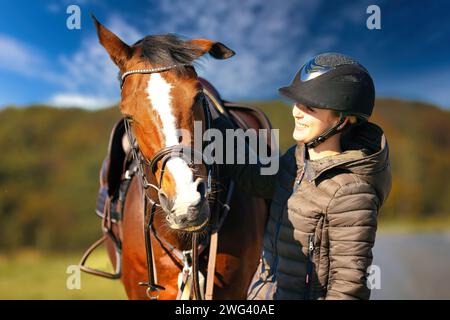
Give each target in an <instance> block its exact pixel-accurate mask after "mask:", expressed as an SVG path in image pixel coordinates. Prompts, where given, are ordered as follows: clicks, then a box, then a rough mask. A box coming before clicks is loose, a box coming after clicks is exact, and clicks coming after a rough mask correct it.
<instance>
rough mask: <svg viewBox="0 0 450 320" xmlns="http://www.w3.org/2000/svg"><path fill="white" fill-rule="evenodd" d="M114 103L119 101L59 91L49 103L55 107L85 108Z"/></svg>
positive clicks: (103, 106) (107, 105)
mask: <svg viewBox="0 0 450 320" xmlns="http://www.w3.org/2000/svg"><path fill="white" fill-rule="evenodd" d="M114 103H117V100H114V99H108V98H104V97H97V96H87V95H81V94H77V93H59V94H56V95H54V96H53V97H52V98H51V99H50V100H49V101H48V104H50V105H51V106H54V107H60V108H69V107H79V108H84V109H99V108H105V107H110V106H112V105H113V104H114Z"/></svg>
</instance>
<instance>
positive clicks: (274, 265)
mask: <svg viewBox="0 0 450 320" xmlns="http://www.w3.org/2000/svg"><path fill="white" fill-rule="evenodd" d="M306 164H307V162H305V166H304V167H303V169H302V171H301V172H300V175H299V177H298V178H297V179H296V180H295V184H294V189H293V193H294V192H295V191H297V189H298V187H299V186H300V184H301V183H302V181H303V178H304V176H305V171H306ZM288 199H289V198H288ZM288 199H287V200H288ZM287 200H286V204H285V205H284V206H283V209H282V210H281V214H280V216H279V217H278V220H277V226H276V229H275V237H274V238H275V244H274V257H273V259H272V264H271V266H270V272H271V274H272V276H273V280H274V281H275V279H276V273H277V271H278V260H279V257H278V237H279V235H280V229H281V220H282V219H283V214H284V211H285V210H286V207H287Z"/></svg>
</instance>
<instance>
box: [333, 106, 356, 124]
mask: <svg viewBox="0 0 450 320" xmlns="http://www.w3.org/2000/svg"><path fill="white" fill-rule="evenodd" d="M332 111H333V115H334V116H335V117H336V118H339V117H340V116H341V113H340V112H339V111H336V110H332ZM348 118H349V119H348V122H349V124H350V126H352V125H355V124H357V123H358V121H359V120H358V117H357V116H351V115H350V116H348ZM349 124H347V125H346V127H347V126H348V125H349Z"/></svg>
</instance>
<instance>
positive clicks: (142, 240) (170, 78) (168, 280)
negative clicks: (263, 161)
mask: <svg viewBox="0 0 450 320" xmlns="http://www.w3.org/2000/svg"><path fill="white" fill-rule="evenodd" d="M92 18H93V20H94V23H95V26H96V29H97V35H98V39H99V42H100V44H101V45H102V46H103V47H104V48H105V49H106V51H107V52H108V54H109V56H110V58H111V60H112V61H113V62H114V64H115V65H116V66H117V67H118V68H119V70H120V76H121V79H122V81H121V100H120V105H119V107H120V111H121V113H122V115H123V116H124V118H125V119H127V120H128V121H127V123H128V125H129V128H128V130H132V132H133V136H134V137H135V139H136V145H137V147H138V150H139V152H140V155H141V156H142V159H153V160H154V159H155V156H157V158H158V159H156V160H154V161H150V162H152V165H151V166H145V167H142V168H141V169H142V170H143V172H142V173H143V176H144V177H145V178H146V179H148V185H151V186H155V185H157V186H158V187H155V188H148V189H145V188H143V183H145V182H143V180H142V179H139V178H138V175H134V176H133V177H132V178H131V180H130V184H129V186H128V191H127V195H126V201H125V202H124V206H123V217H122V222H121V223H120V224H118V225H116V226H114V228H113V230H112V231H113V233H114V235H115V236H116V238H119V239H120V242H121V264H122V266H121V267H122V268H121V270H122V272H121V281H122V282H123V285H124V287H125V291H126V293H127V296H128V298H130V299H148V298H149V296H148V292H146V288H145V286H140V285H139V283H140V282H144V283H145V282H146V281H150V279H149V277H150V275H149V270H148V268H149V264H150V263H151V264H152V267H153V268H154V273H155V275H156V277H157V280H156V281H157V283H158V284H159V285H162V286H163V287H164V290H161V291H160V292H159V293H158V296H157V297H158V298H159V299H175V298H177V294H178V292H179V283H178V279H179V274H180V272H181V271H182V270H181V269H182V266H183V265H182V262H181V261H180V260H179V259H178V258H177V257H176V256H175V255H174V254H173V250H179V251H182V250H188V249H189V248H190V246H191V241H192V239H193V237H194V235H195V234H200V237H203V238H204V237H206V235H207V234H208V227H209V226H210V222H211V220H212V215H213V212H212V211H213V210H212V207H213V203H214V202H215V201H216V202H217V200H218V198H219V193H220V192H221V189H220V188H218V187H217V186H218V185H220V183H219V182H218V181H213V183H212V186H213V190H210V191H209V192H208V191H207V189H208V185H209V183H208V181H207V180H208V174H209V171H208V170H209V169H208V167H207V166H206V165H205V164H203V163H201V164H195V165H192V164H191V163H188V162H187V161H186V160H184V159H183V158H182V157H168V158H164V155H166V153H161V151H162V150H165V149H167V148H174V147H176V146H184V147H186V148H189V147H190V146H191V145H192V139H191V138H190V137H189V135H188V136H182V137H178V136H176V134H175V131H176V130H177V129H179V128H183V129H185V130H187V132H189V133H191V135H190V136H191V137H193V134H194V132H193V131H194V128H193V124H194V120H196V119H197V120H198V119H200V120H202V123H203V128H202V130H205V129H206V128H207V125H206V120H207V115H206V114H205V110H204V109H203V108H202V103H201V101H203V100H202V99H200V98H199V97H201V96H202V95H201V93H202V89H203V85H202V83H201V81H200V79H199V77H198V76H197V73H196V71H195V68H194V67H193V66H192V63H193V61H194V60H195V59H197V58H199V57H201V56H203V55H205V54H207V53H208V54H209V55H211V56H212V57H214V58H216V59H226V58H229V57H231V56H233V55H234V52H233V51H232V50H231V49H229V48H228V47H226V46H225V45H224V44H222V43H220V42H216V41H212V40H208V39H191V40H182V39H181V38H179V37H177V36H175V35H171V34H168V35H161V36H146V37H144V38H143V39H141V40H140V41H138V42H136V43H135V44H134V45H132V46H129V45H127V44H126V43H125V42H123V41H122V40H121V39H120V38H119V37H118V36H117V35H115V34H114V33H113V32H111V31H110V30H108V29H107V28H106V27H104V26H103V25H102V24H101V23H100V22H99V21H98V20H97V19H95V17H92ZM133 143H134V142H133V141H131V140H130V144H133ZM158 155H159V157H158ZM142 159H141V160H142ZM218 167H219V169H218V172H220V165H219V166H218ZM152 168H153V170H152ZM119 174H120V173H119ZM141 178H142V177H141ZM210 178H211V177H210ZM212 178H213V180H214V179H218V177H217V173H216V176H215V177H212ZM214 182H215V183H214ZM214 189H215V190H214ZM147 196H148V199H149V201H153V203H156V202H158V204H159V206H158V207H157V208H156V209H155V210H154V212H153V216H152V219H153V221H152V228H153V230H154V231H155V232H156V231H157V237H156V236H155V235H154V234H153V235H151V236H148V235H147V234H146V233H145V232H144V231H143V230H144V226H145V224H147V223H148V222H147V221H148V219H150V218H148V214H147V215H144V211H145V210H147V208H146V205H145V201H143V199H147V198H146V197H147ZM152 199H153V200H152ZM230 208H231V209H230V211H229V213H228V215H227V218H226V219H225V221H224V223H223V225H222V227H221V229H220V232H219V234H218V247H217V256H216V265H215V273H214V299H245V298H246V295H247V288H248V286H249V285H250V282H251V279H252V276H253V274H254V272H255V270H256V268H257V265H258V263H259V259H260V255H261V250H262V241H263V233H264V228H265V223H266V220H267V216H268V205H267V203H266V201H265V200H264V199H262V198H257V197H252V196H249V195H248V194H244V193H242V192H240V191H239V190H237V191H235V192H234V193H233V195H232V198H231V201H230ZM146 217H147V218H146ZM150 234H151V232H150ZM146 241H149V243H148V244H147V246H148V245H150V246H151V248H152V256H150V257H149V256H148V255H147V254H146V249H147V248H148V247H147V246H146ZM106 245H107V248H108V253H109V256H110V259H111V261H112V263H113V265H114V266H116V265H117V263H119V262H120V261H119V260H117V259H120V257H117V256H116V255H115V253H114V243H113V241H112V240H111V239H108V240H107V241H106ZM149 259H150V260H149ZM207 263H208V256H207V255H205V254H200V258H199V271H200V272H201V273H202V274H206V269H207ZM158 291H159V290H158Z"/></svg>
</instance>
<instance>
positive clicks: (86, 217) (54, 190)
mask: <svg viewBox="0 0 450 320" xmlns="http://www.w3.org/2000/svg"><path fill="white" fill-rule="evenodd" d="M245 104H251V105H255V106H258V107H259V108H261V109H262V110H263V111H264V112H266V114H267V115H268V116H269V118H270V119H271V121H272V124H273V126H274V127H275V128H280V145H281V148H282V150H286V148H287V147H289V146H290V145H292V144H293V140H292V139H291V132H292V128H293V122H292V118H291V108H290V107H289V106H288V105H286V104H285V103H283V102H280V101H264V102H245ZM119 118H120V113H119V111H118V109H117V108H109V109H104V110H100V111H95V112H92V111H86V110H81V109H55V108H49V107H46V106H31V107H28V108H6V109H3V110H1V111H0V150H2V152H1V157H0V221H1V223H0V249H5V248H8V249H14V248H17V247H23V246H26V247H30V246H37V247H39V248H41V249H56V250H66V249H79V248H83V247H85V246H87V245H88V244H90V242H91V241H92V240H93V239H95V238H96V237H97V236H98V235H99V233H100V227H99V223H100V221H99V220H98V219H97V218H96V216H95V214H94V206H95V197H96V193H97V188H98V171H99V168H100V165H101V161H102V159H103V157H104V155H105V152H106V148H107V141H108V138H109V133H110V130H111V127H112V126H113V124H114V123H115V122H116V121H117V120H118V119H119ZM372 121H373V122H375V123H377V124H379V125H380V126H381V127H382V128H384V130H385V133H386V136H387V138H388V141H389V145H390V157H391V163H392V170H393V188H392V192H391V194H390V197H389V199H388V201H387V203H386V204H385V206H384V208H383V209H382V212H381V215H380V219H381V220H386V219H390V218H402V219H416V220H417V219H419V220H420V219H425V218H428V217H444V216H448V215H449V213H450V183H448V182H447V180H448V179H449V178H450V175H449V174H448V173H447V172H448V171H449V170H450V133H449V131H448V128H450V112H449V111H445V110H442V109H439V108H437V107H434V106H432V105H427V104H424V103H417V102H411V101H402V100H395V99H379V100H377V102H376V108H375V113H374V115H373V118H372Z"/></svg>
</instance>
